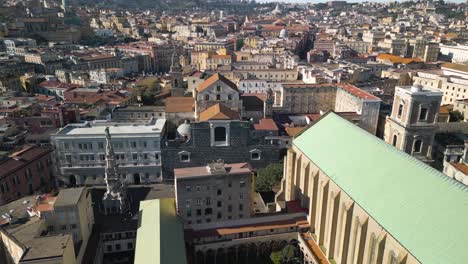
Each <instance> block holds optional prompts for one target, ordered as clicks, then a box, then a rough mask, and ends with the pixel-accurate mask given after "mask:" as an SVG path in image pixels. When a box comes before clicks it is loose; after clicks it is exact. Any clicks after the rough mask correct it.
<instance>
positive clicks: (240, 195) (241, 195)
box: [239, 192, 244, 200]
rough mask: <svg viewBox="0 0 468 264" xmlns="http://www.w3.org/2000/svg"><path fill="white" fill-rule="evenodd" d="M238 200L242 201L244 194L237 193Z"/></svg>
mask: <svg viewBox="0 0 468 264" xmlns="http://www.w3.org/2000/svg"><path fill="white" fill-rule="evenodd" d="M239 199H240V200H243V199H244V193H242V192H240V193H239Z"/></svg>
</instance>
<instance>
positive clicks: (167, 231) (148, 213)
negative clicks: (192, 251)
mask: <svg viewBox="0 0 468 264" xmlns="http://www.w3.org/2000/svg"><path fill="white" fill-rule="evenodd" d="M134 263H135V264H167V263H177V264H185V263H187V259H186V256H185V243H184V229H183V226H182V224H181V222H180V221H179V219H178V218H177V215H176V211H175V200H174V199H173V198H168V199H158V200H147V201H141V202H140V214H139V225H138V231H137V241H136V252H135V262H134Z"/></svg>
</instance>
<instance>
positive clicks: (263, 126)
mask: <svg viewBox="0 0 468 264" xmlns="http://www.w3.org/2000/svg"><path fill="white" fill-rule="evenodd" d="M254 128H255V130H267V131H278V126H276V124H275V121H273V119H271V118H263V119H260V120H259V123H258V124H255V125H254Z"/></svg>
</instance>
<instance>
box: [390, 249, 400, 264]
mask: <svg viewBox="0 0 468 264" xmlns="http://www.w3.org/2000/svg"><path fill="white" fill-rule="evenodd" d="M397 261H398V260H397V257H396V255H395V252H393V251H391V252H390V260H389V261H388V263H389V264H397Z"/></svg>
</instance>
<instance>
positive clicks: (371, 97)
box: [337, 84, 380, 101]
mask: <svg viewBox="0 0 468 264" xmlns="http://www.w3.org/2000/svg"><path fill="white" fill-rule="evenodd" d="M337 86H338V87H340V88H341V89H343V90H345V91H347V92H349V93H350V94H352V95H354V96H356V97H359V98H361V99H364V100H378V101H380V99H379V98H378V97H377V96H374V95H372V94H370V93H368V92H366V91H364V90H362V89H359V88H358V87H356V86H354V85H352V84H337Z"/></svg>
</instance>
